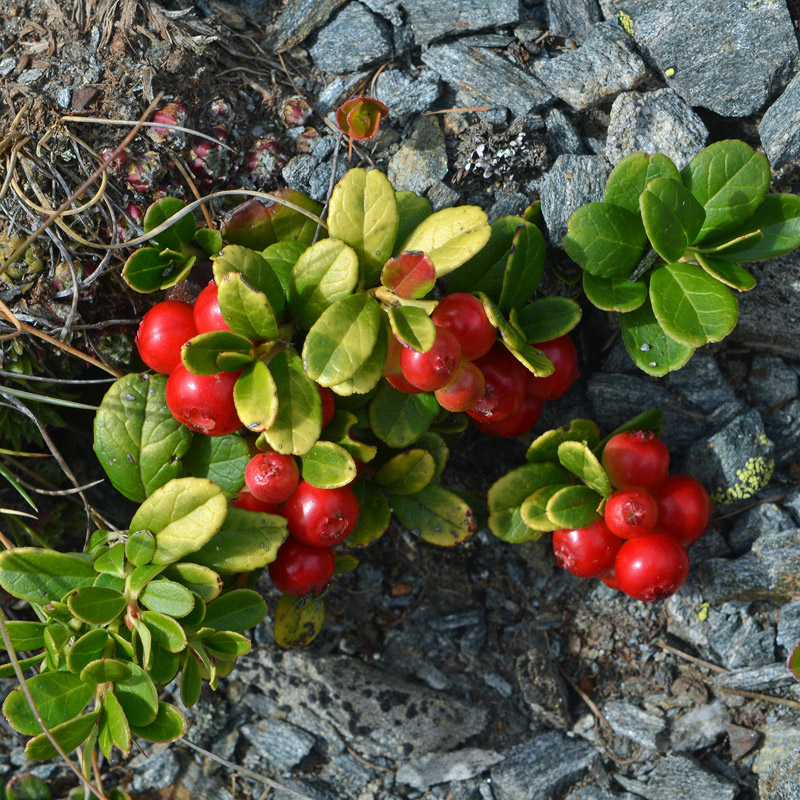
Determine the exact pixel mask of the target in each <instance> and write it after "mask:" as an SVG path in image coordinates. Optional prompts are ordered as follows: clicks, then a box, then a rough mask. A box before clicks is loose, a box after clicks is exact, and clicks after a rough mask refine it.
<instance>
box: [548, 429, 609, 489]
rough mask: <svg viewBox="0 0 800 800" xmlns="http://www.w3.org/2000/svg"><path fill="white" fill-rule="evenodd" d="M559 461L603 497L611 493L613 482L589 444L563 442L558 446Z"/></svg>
mask: <svg viewBox="0 0 800 800" xmlns="http://www.w3.org/2000/svg"><path fill="white" fill-rule="evenodd" d="M558 460H559V461H560V462H561V464H562V466H564V467H566V468H567V469H568V470H569V471H570V472H571V473H572V474H573V475H577V476H578V477H579V478H580V479H581V480H582V481H583V482H584V483H585V484H586V485H587V486H588V487H589V488H590V489H594V491H595V492H597V493H598V494H599V495H601V496H602V497H608V496H609V495H610V494H611V492H612V489H611V482H610V481H609V479H608V475H606V471H605V470H604V469H603V467H602V466H601V465H600V462H599V461H598V459H597V457H596V456H595V455H594V453H592V451H591V449H590V447H589V445H588V444H584V443H583V442H562V443H561V444H560V445H559V446H558Z"/></svg>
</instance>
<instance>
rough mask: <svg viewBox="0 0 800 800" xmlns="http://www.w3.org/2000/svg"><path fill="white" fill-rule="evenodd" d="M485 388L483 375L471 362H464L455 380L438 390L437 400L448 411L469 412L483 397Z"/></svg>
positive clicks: (454, 377)
mask: <svg viewBox="0 0 800 800" xmlns="http://www.w3.org/2000/svg"><path fill="white" fill-rule="evenodd" d="M484 387H485V384H484V380H483V373H482V372H481V371H480V370H479V369H478V368H477V367H476V366H475V365H474V364H473V363H472V362H471V361H462V362H461V366H460V367H459V368H458V372H456V374H455V375H454V376H453V380H451V381H450V383H448V384H447V386H445V387H444V388H442V389H437V390H436V399H437V400H438V401H439V405H440V406H441V407H442V408H445V409H447V410H448V411H468V410H469V409H470V408H472V407H473V406H474V405H475V403H476V402H477V401H478V400H480V398H481V397H483V391H484Z"/></svg>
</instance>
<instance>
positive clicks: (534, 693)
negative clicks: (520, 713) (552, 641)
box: [516, 634, 570, 730]
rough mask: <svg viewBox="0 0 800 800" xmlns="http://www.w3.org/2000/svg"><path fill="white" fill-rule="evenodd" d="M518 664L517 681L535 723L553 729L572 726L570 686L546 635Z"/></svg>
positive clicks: (540, 636) (535, 641) (538, 638)
mask: <svg viewBox="0 0 800 800" xmlns="http://www.w3.org/2000/svg"><path fill="white" fill-rule="evenodd" d="M533 645H534V646H533V647H531V648H530V649H529V650H528V651H527V652H526V653H524V654H523V655H521V656H520V657H519V658H518V659H517V662H516V667H517V682H518V683H519V688H520V690H521V691H522V697H523V698H524V700H525V702H526V703H527V704H528V707H529V708H530V710H531V713H532V714H533V717H534V719H535V720H537V721H539V722H543V723H544V724H545V725H548V726H550V727H552V728H559V729H561V730H566V729H567V728H568V727H569V723H570V716H569V700H568V698H567V687H566V685H565V683H564V679H563V678H562V677H561V672H560V671H559V669H558V665H557V664H556V662H555V661H554V659H553V656H552V655H551V654H550V649H549V648H548V647H547V644H546V641H545V639H544V636H543V635H542V634H537V636H536V638H535V639H534V641H533Z"/></svg>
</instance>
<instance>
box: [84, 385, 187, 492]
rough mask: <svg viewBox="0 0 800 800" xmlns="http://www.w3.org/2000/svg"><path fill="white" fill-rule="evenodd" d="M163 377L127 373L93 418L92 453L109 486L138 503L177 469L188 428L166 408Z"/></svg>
mask: <svg viewBox="0 0 800 800" xmlns="http://www.w3.org/2000/svg"><path fill="white" fill-rule="evenodd" d="M166 385H167V376H166V375H148V374H147V373H143V374H132V375H125V376H124V377H122V378H120V379H119V380H118V381H116V383H114V385H113V386H112V387H111V388H110V389H109V390H108V392H106V395H105V397H104V398H103V401H102V402H101V403H100V408H99V409H98V410H97V415H96V416H95V419H94V445H93V446H94V452H95V454H96V455H97V458H98V460H99V461H100V464H101V466H102V467H103V469H104V470H105V471H106V474H107V475H108V477H109V478H110V479H111V483H112V484H113V486H114V488H115V489H116V490H117V491H118V492H120V493H121V494H123V495H125V497H127V498H128V499H129V500H133V501H134V502H137V503H141V502H142V501H143V500H144V499H145V498H146V497H147V496H148V495H149V494H152V493H153V492H154V491H155V490H156V489H158V487H159V486H163V485H164V484H165V483H166V482H167V481H169V480H171V479H172V478H177V477H178V476H179V475H180V472H181V458H182V457H183V456H184V454H185V453H186V451H187V450H188V449H189V444H190V442H191V439H192V433H191V431H190V430H189V429H188V428H187V427H186V426H185V425H182V424H181V423H180V422H178V421H177V420H176V419H175V418H174V417H173V416H172V414H171V413H170V410H169V409H168V408H167V401H166V399H165V389H166Z"/></svg>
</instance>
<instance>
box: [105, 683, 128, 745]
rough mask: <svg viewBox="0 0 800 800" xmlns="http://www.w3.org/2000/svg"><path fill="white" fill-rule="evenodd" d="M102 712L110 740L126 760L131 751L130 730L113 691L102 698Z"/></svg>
mask: <svg viewBox="0 0 800 800" xmlns="http://www.w3.org/2000/svg"><path fill="white" fill-rule="evenodd" d="M103 710H104V711H105V712H106V725H108V729H109V732H110V734H111V740H112V741H113V742H114V744H115V745H116V746H117V747H118V748H119V749H120V750H121V751H122V755H123V756H125V757H126V758H127V756H128V754H129V753H130V751H131V729H130V725H128V718H127V717H126V716H125V712H124V711H123V710H122V706H121V705H120V702H119V700H118V699H117V696H116V695H115V694H114V692H113V691H112V692H107V693H106V696H105V698H103Z"/></svg>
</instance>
